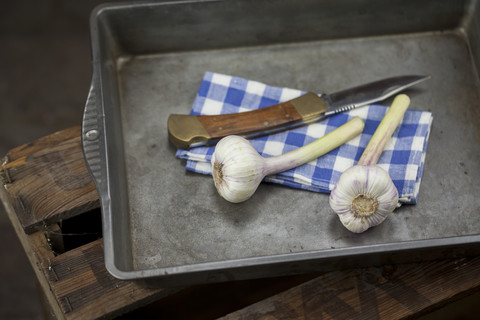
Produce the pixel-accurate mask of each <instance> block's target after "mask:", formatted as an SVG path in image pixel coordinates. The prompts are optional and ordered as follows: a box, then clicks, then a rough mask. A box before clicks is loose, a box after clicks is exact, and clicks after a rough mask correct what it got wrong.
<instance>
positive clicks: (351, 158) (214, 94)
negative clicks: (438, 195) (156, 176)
mask: <svg viewBox="0 0 480 320" xmlns="http://www.w3.org/2000/svg"><path fill="white" fill-rule="evenodd" d="M304 93H305V92H303V91H301V90H295V89H289V88H279V87H273V86H269V85H266V84H263V83H260V82H257V81H252V80H247V79H243V78H239V77H233V76H229V75H223V74H218V73H212V72H207V73H205V75H204V77H203V80H202V82H201V84H200V88H199V90H198V93H197V96H196V98H195V101H194V103H193V107H192V110H191V113H190V114H193V115H213V114H224V113H234V112H243V111H249V110H254V109H257V108H263V107H267V106H271V105H274V104H277V103H280V102H283V101H287V100H290V99H293V98H296V97H298V96H300V95H301V94H304ZM387 109H388V108H387V107H385V106H381V105H375V104H372V105H369V106H365V107H362V108H358V109H355V110H351V111H348V112H343V113H339V114H336V115H333V116H330V117H328V118H327V119H326V120H323V121H320V122H316V123H313V124H310V125H307V126H303V127H299V128H295V129H292V130H289V131H284V132H280V133H276V134H271V135H268V136H264V137H260V138H255V139H251V140H250V142H251V143H252V145H253V146H254V148H255V149H256V150H257V151H258V152H259V153H260V154H261V155H262V156H264V157H271V156H276V155H280V154H283V153H286V152H288V151H291V150H293V149H296V148H299V147H301V146H303V145H305V144H307V143H310V142H312V141H314V140H316V139H318V138H320V137H322V136H324V135H325V134H326V133H328V132H330V131H332V130H334V129H335V128H337V127H339V126H341V125H342V124H344V123H346V122H347V121H348V120H350V119H351V118H353V117H354V116H359V117H360V118H362V119H363V120H364V122H365V128H364V130H363V132H362V134H361V135H359V136H357V137H356V138H354V139H352V140H351V141H349V142H347V143H346V144H344V145H342V146H340V147H339V148H337V149H335V150H333V151H331V152H329V153H328V154H326V155H323V156H321V157H320V158H318V159H317V160H314V161H312V162H309V163H307V164H304V165H302V166H300V167H297V168H294V169H291V170H288V171H285V172H281V173H279V174H276V175H272V176H268V177H265V179H264V181H265V182H271V183H279V184H282V185H286V186H289V187H293V188H299V189H305V190H310V191H314V192H325V193H329V192H330V191H331V190H332V188H333V187H334V186H335V184H336V182H337V180H338V179H339V177H340V175H341V174H342V172H343V171H345V170H346V169H347V168H349V167H351V166H353V165H354V164H356V162H357V161H358V159H359V158H360V156H361V155H362V152H363V150H364V149H365V147H366V145H367V144H368V141H369V140H370V138H371V136H372V135H373V133H374V132H375V129H376V128H377V126H378V125H379V123H380V121H381V120H382V119H383V116H384V115H385V112H386V111H387ZM432 120H433V117H432V114H431V113H430V112H425V111H414V110H407V112H406V113H405V115H404V117H403V120H402V123H401V125H400V126H399V128H397V130H396V131H395V132H394V134H393V136H392V138H391V139H390V141H389V142H388V143H387V145H386V147H385V149H384V152H383V153H382V155H381V156H380V159H379V160H378V163H377V164H378V165H379V166H380V167H382V168H383V169H385V170H386V171H387V172H388V173H389V174H390V177H391V178H392V180H393V183H394V184H395V186H396V187H397V190H398V192H399V194H400V202H401V203H410V204H415V203H417V201H418V192H419V189H420V181H421V178H422V173H423V166H424V162H425V154H426V150H427V143H428V136H429V133H430V128H431V125H432ZM214 150H215V147H214V146H212V147H197V148H192V149H190V150H182V149H178V151H177V154H176V156H177V158H181V159H186V160H187V161H186V169H187V170H190V171H194V172H198V173H203V174H211V170H212V169H211V164H210V159H211V157H212V154H213V152H214Z"/></svg>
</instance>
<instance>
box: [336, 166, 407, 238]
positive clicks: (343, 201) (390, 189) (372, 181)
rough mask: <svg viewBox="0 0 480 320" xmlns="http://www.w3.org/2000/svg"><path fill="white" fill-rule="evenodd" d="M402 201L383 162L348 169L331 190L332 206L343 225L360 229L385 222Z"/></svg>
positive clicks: (355, 230)
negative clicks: (384, 168) (378, 164)
mask: <svg viewBox="0 0 480 320" xmlns="http://www.w3.org/2000/svg"><path fill="white" fill-rule="evenodd" d="M397 204H398V191H397V188H396V187H395V185H394V184H393V182H392V179H390V176H389V175H388V173H387V172H386V171H385V170H383V169H382V168H380V167H379V166H358V165H357V166H353V167H351V168H349V169H347V170H346V171H345V172H344V173H343V174H342V175H341V177H340V179H339V180H338V182H337V184H336V185H335V187H334V189H333V190H332V193H331V194H330V206H331V207H332V209H333V211H335V212H336V213H337V214H338V216H339V218H340V221H341V222H342V223H343V225H344V226H345V227H346V228H347V229H348V230H350V231H352V232H355V233H360V232H363V231H365V230H367V229H368V228H370V227H373V226H376V225H378V224H380V223H382V222H383V220H385V219H386V218H387V216H388V214H389V213H391V212H392V211H393V210H394V209H395V208H396V207H397Z"/></svg>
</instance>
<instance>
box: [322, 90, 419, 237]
mask: <svg viewBox="0 0 480 320" xmlns="http://www.w3.org/2000/svg"><path fill="white" fill-rule="evenodd" d="M409 104H410V99H409V98H408V96H406V95H404V94H401V95H398V96H396V97H395V99H394V100H393V103H392V105H391V107H390V109H389V110H388V111H387V113H386V114H385V116H384V118H383V119H382V121H381V122H380V124H379V126H378V128H377V129H376V130H375V133H374V134H373V136H372V138H371V139H370V141H369V143H368V145H367V147H366V148H365V150H364V152H363V154H362V156H361V157H360V159H359V161H358V163H357V165H355V166H353V167H351V168H349V169H347V170H345V172H343V174H342V175H341V176H340V178H339V180H338V181H337V184H336V185H335V187H334V188H333V190H332V192H331V193H330V198H329V202H330V206H331V207H332V209H333V211H335V212H336V213H337V214H338V216H339V218H340V221H341V222H342V224H343V225H344V226H345V227H346V228H347V229H348V230H350V231H352V232H355V233H360V232H364V231H365V230H367V229H368V228H370V227H373V226H376V225H378V224H380V223H382V222H383V221H384V220H385V219H386V218H387V216H388V215H389V213H391V212H393V210H395V208H396V207H397V205H398V190H397V188H396V187H395V185H394V184H393V181H392V179H391V178H390V175H389V174H388V172H386V171H385V170H383V169H382V168H380V167H379V166H377V165H376V163H377V161H378V159H379V158H380V155H381V154H382V152H383V149H384V148H385V145H386V144H387V142H388V141H389V140H390V138H391V136H392V134H393V132H394V131H395V129H396V128H397V126H398V125H399V124H400V122H401V120H402V118H403V115H404V114H405V111H406V110H407V108H408V106H409Z"/></svg>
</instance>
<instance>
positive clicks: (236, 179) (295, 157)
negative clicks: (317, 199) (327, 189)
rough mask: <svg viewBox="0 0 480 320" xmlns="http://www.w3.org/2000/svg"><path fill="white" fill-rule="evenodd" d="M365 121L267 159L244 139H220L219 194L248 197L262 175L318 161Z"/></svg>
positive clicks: (215, 167) (215, 159) (215, 168)
mask: <svg viewBox="0 0 480 320" xmlns="http://www.w3.org/2000/svg"><path fill="white" fill-rule="evenodd" d="M363 127H364V123H363V121H362V120H361V119H360V118H358V117H355V118H353V119H352V120H350V121H348V122H347V123H345V124H344V125H342V126H340V127H339V128H337V129H335V130H333V131H332V132H330V133H328V134H326V135H325V136H323V137H321V138H319V139H317V140H315V141H313V142H312V143H309V144H308V145H305V146H303V147H301V148H298V149H296V150H293V151H290V152H287V153H285V154H283V155H279V156H275V157H269V158H264V157H262V156H261V155H260V154H258V152H257V151H256V150H255V149H254V148H253V146H252V145H251V144H250V142H248V140H246V139H245V138H242V137H239V136H227V137H225V138H223V139H221V140H220V141H219V142H218V144H217V146H216V147H215V151H214V153H213V155H212V160H211V163H212V175H213V181H214V183H215V187H216V188H217V191H218V193H219V194H220V195H221V196H222V197H223V198H224V199H226V200H227V201H230V202H233V203H238V202H243V201H245V200H247V199H249V198H250V197H251V196H252V195H253V194H254V193H255V191H256V190H257V188H258V185H259V184H260V182H261V181H262V180H263V178H264V177H265V176H267V175H270V174H275V173H279V172H283V171H286V170H289V169H292V168H295V167H298V166H300V165H302V164H305V163H307V162H310V161H312V160H315V159H316V158H318V157H320V156H321V155H323V154H325V153H328V152H330V151H331V150H333V149H335V148H337V147H339V146H340V145H342V144H344V143H345V142H347V141H349V140H351V139H352V138H354V137H355V136H357V135H359V134H360V133H361V132H362V130H363Z"/></svg>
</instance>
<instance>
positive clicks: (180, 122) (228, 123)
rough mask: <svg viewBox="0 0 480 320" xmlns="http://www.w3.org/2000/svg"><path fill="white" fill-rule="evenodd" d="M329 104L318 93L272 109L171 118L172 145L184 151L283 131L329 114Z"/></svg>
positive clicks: (171, 116)
mask: <svg viewBox="0 0 480 320" xmlns="http://www.w3.org/2000/svg"><path fill="white" fill-rule="evenodd" d="M325 110H326V105H325V102H324V101H323V100H322V99H321V98H320V97H318V96H317V95H316V94H314V93H307V94H305V95H302V96H300V97H298V98H295V99H292V100H289V101H286V102H282V103H279V104H276V105H273V106H270V107H266V108H261V109H257V110H253V111H247V112H240V113H229V114H221V115H208V116H205V115H201V116H194V115H179V114H171V115H170V117H169V118H168V134H169V138H170V141H172V143H173V144H174V145H175V146H177V147H179V148H182V149H189V148H190V147H191V146H192V145H193V146H194V145H196V144H197V145H203V144H212V143H215V142H216V141H218V140H220V139H221V138H223V137H225V136H229V135H240V136H244V137H247V138H248V137H249V136H258V135H261V133H265V134H268V133H269V132H272V131H281V129H282V128H285V129H287V128H288V127H290V126H291V125H294V124H296V123H299V122H302V121H308V120H310V119H312V118H314V117H316V116H318V115H320V114H321V113H323V112H325Z"/></svg>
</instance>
